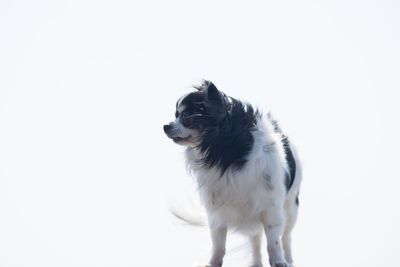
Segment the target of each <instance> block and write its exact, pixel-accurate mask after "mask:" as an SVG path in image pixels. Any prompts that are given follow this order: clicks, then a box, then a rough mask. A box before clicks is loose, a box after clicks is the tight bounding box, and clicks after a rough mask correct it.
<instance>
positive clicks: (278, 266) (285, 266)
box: [272, 261, 293, 267]
mask: <svg viewBox="0 0 400 267" xmlns="http://www.w3.org/2000/svg"><path fill="white" fill-rule="evenodd" d="M272 267H293V265H292V264H289V263H286V262H283V261H279V262H274V263H273V264H272Z"/></svg>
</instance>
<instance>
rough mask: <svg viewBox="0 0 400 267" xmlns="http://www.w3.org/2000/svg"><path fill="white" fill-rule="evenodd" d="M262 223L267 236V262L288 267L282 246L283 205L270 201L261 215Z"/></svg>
mask: <svg viewBox="0 0 400 267" xmlns="http://www.w3.org/2000/svg"><path fill="white" fill-rule="evenodd" d="M261 219H262V223H263V226H264V230H265V234H266V236H267V249H268V256H269V263H270V265H271V266H272V267H290V264H288V263H286V261H285V257H284V255H283V248H282V240H281V237H282V234H283V229H284V219H285V218H284V215H283V205H279V204H278V203H270V204H269V205H268V208H267V211H266V213H265V214H263V216H262V218H261Z"/></svg>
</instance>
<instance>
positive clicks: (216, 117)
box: [164, 81, 302, 267]
mask: <svg viewBox="0 0 400 267" xmlns="http://www.w3.org/2000/svg"><path fill="white" fill-rule="evenodd" d="M195 89H196V91H193V92H191V93H189V94H186V95H184V96H183V97H181V98H180V99H179V100H178V102H177V103H176V113H175V118H176V119H175V121H173V122H171V123H169V124H167V125H164V131H165V133H166V135H167V136H168V137H169V138H171V139H172V140H173V141H174V142H175V143H177V144H180V145H184V146H186V147H187V149H186V159H187V163H188V166H189V167H190V169H191V170H192V173H193V174H194V175H195V177H196V179H197V183H198V188H199V193H200V198H201V201H202V203H203V204H204V206H205V208H206V211H207V216H208V224H209V227H210V231H211V239H212V244H213V245H212V256H211V259H210V261H209V263H208V265H206V266H212V267H220V266H222V261H223V257H224V255H225V241H226V234H227V230H228V229H234V230H237V231H240V232H242V233H244V234H245V235H246V236H247V237H248V239H249V242H250V244H251V249H252V266H257V267H261V266H262V259H261V239H262V233H263V231H264V232H265V235H266V237H267V249H268V255H269V262H270V264H271V266H272V267H289V266H292V264H293V259H292V252H291V245H290V243H291V231H292V228H293V226H294V224H295V222H296V217H297V210H298V205H299V200H298V195H299V188H300V182H301V178H302V174H301V166H300V164H299V162H298V159H297V154H296V152H295V150H294V148H293V146H292V144H291V143H290V142H289V140H288V138H287V136H286V135H285V134H284V133H283V132H282V130H281V128H280V127H279V125H278V123H277V121H276V120H274V119H273V118H272V116H271V114H268V115H267V116H266V117H265V118H263V116H262V115H261V114H260V113H259V112H258V111H257V110H254V109H253V107H252V106H251V105H249V104H244V103H242V102H241V101H239V100H237V99H235V98H232V97H229V96H227V95H225V94H224V93H223V92H221V91H219V90H218V89H217V88H216V87H215V85H214V84H213V83H211V82H209V81H204V82H203V83H202V85H201V86H198V87H195Z"/></svg>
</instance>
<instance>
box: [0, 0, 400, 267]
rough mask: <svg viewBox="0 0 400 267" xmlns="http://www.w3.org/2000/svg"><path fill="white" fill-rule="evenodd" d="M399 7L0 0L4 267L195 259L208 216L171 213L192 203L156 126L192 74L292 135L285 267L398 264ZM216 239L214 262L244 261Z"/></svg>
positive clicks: (175, 155)
mask: <svg viewBox="0 0 400 267" xmlns="http://www.w3.org/2000/svg"><path fill="white" fill-rule="evenodd" d="M399 14H400V2H399V1H395V0H393V1H390V0H383V1H382V0H380V1H379V0H375V1H369V0H366V1H365V0H364V1H361V0H360V1H357V0H350V1H349V0H338V1H311V0H306V1H240V2H239V1H175V0H172V1H109V2H104V1H86V0H84V1H8V0H2V1H0V266H2V267H11V266H12V267H36V266H38V267H39V266H40V267H50V266H51V267H53V266H57V267H63V266H66V267H67V266H85V267H86V266H95V267H101V266H110V267H111V266H113V267H114V266H121V267H122V266H143V267H146V266H148V267H155V266H193V264H194V263H196V262H200V263H201V262H205V261H206V260H207V257H208V256H207V254H208V252H209V238H208V233H207V230H206V229H197V228H191V227H187V226H182V225H181V224H180V223H179V222H177V221H176V220H175V219H174V218H173V217H172V216H171V215H170V213H169V211H168V208H169V207H170V206H171V205H177V206H180V207H185V208H188V209H190V210H191V211H192V212H194V213H196V212H197V211H198V212H201V209H200V208H197V204H198V203H197V202H196V201H197V195H196V191H195V189H194V187H193V186H192V184H193V183H192V179H191V178H190V176H189V175H188V174H187V173H186V171H185V167H184V163H183V153H182V152H183V148H182V147H179V146H177V145H175V144H173V143H172V142H171V141H170V140H169V139H167V138H166V137H165V136H164V134H163V131H162V125H163V124H165V123H168V122H169V121H171V120H172V119H173V114H174V109H175V102H176V100H177V99H178V98H179V97H180V96H181V95H182V94H183V93H185V92H187V89H188V88H189V87H190V85H191V84H193V83H196V82H197V81H198V80H199V79H200V78H207V79H210V80H212V81H213V82H214V83H215V84H216V85H217V87H218V88H219V89H221V90H223V91H224V92H225V93H227V94H228V95H231V96H234V97H238V98H241V99H243V100H246V101H249V102H251V103H253V104H254V105H255V106H257V107H258V108H260V109H261V110H264V111H267V110H272V112H273V113H274V115H275V117H277V118H278V119H280V121H281V124H282V127H283V128H284V130H285V131H286V132H288V133H289V134H290V136H291V139H292V141H293V142H294V143H295V144H296V145H297V146H298V148H299V153H300V156H301V158H302V161H303V163H304V183H303V186H302V191H301V196H300V206H301V211H300V216H299V221H298V224H297V226H296V228H295V230H294V257H295V261H296V262H297V266H299V267H301V266H303V267H306V266H307V267H317V266H321V265H323V266H326V267H338V266H364V267H369V266H371V267H372V266H399V260H398V259H397V257H396V255H397V253H398V251H399V238H400V230H399V228H398V227H399V225H400V214H399V207H398V205H399V203H400V197H399V187H400V177H399V176H400V174H399V166H400V157H399V150H400V141H399V136H400V123H399V117H400V105H399V103H400V75H399V74H400V49H399V47H400V16H399ZM188 203H189V204H188ZM228 243H229V244H228V247H229V251H230V252H229V253H228V255H227V257H226V266H232V267H242V266H246V263H247V262H248V261H247V258H248V250H247V249H246V247H245V246H243V245H242V244H243V239H241V237H240V236H237V235H230V236H229V237H228ZM264 259H265V260H266V257H264Z"/></svg>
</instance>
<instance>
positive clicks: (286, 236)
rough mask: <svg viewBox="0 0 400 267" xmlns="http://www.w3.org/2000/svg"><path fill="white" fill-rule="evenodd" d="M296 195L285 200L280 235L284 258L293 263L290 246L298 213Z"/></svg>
mask: <svg viewBox="0 0 400 267" xmlns="http://www.w3.org/2000/svg"><path fill="white" fill-rule="evenodd" d="M298 203H299V202H298V197H297V196H296V197H295V198H291V199H288V200H287V201H286V205H285V210H286V224H285V229H284V231H283V236H282V246H283V250H284V253H285V259H286V261H287V262H288V263H290V264H293V257H292V248H291V241H292V240H291V233H292V229H293V227H294V225H295V223H296V219H297V213H298V205H299V204H298Z"/></svg>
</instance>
